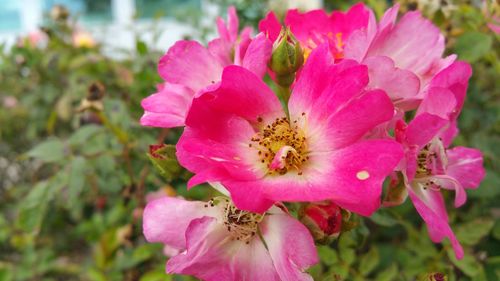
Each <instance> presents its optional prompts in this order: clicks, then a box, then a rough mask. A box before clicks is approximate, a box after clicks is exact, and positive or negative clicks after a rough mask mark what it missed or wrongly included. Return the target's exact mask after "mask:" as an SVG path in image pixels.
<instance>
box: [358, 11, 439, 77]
mask: <svg viewBox="0 0 500 281" xmlns="http://www.w3.org/2000/svg"><path fill="white" fill-rule="evenodd" d="M391 14H392V12H391ZM392 16H393V15H391V16H390V17H392ZM388 21H389V20H388ZM444 47H445V46H444V37H443V35H441V33H440V31H439V29H438V28H437V27H436V26H434V25H433V24H432V22H430V21H429V20H427V19H424V18H423V17H422V16H421V14H420V13H419V12H408V13H406V14H405V15H404V16H403V17H402V18H401V20H400V21H399V22H398V23H397V24H396V25H395V26H394V28H392V29H390V30H388V31H386V32H382V33H380V34H379V35H378V36H377V37H376V38H375V40H374V42H373V43H372V45H371V47H370V49H369V51H368V54H367V56H388V57H390V58H391V59H392V60H393V61H394V62H395V64H396V66H397V67H399V68H402V69H407V70H410V71H412V72H414V73H415V74H417V75H418V76H420V77H422V76H423V75H424V74H426V73H427V72H428V71H429V69H430V68H431V67H432V66H433V64H434V63H435V61H437V60H441V56H442V54H443V52H444Z"/></svg>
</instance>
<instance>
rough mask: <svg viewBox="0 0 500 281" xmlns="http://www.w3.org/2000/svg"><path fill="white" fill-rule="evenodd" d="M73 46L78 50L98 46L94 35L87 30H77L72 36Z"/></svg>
mask: <svg viewBox="0 0 500 281" xmlns="http://www.w3.org/2000/svg"><path fill="white" fill-rule="evenodd" d="M72 40H73V46H75V47H77V48H93V47H94V46H95V45H96V42H95V40H94V37H92V34H90V33H89V32H87V31H85V30H76V31H75V32H74V33H73V35H72Z"/></svg>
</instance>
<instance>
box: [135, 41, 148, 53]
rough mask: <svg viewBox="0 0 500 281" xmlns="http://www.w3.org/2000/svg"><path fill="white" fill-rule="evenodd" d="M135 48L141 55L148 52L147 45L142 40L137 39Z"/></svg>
mask: <svg viewBox="0 0 500 281" xmlns="http://www.w3.org/2000/svg"><path fill="white" fill-rule="evenodd" d="M136 49H137V53H139V55H141V56H143V55H145V54H147V53H148V46H147V45H146V43H144V42H143V41H140V40H137V42H136Z"/></svg>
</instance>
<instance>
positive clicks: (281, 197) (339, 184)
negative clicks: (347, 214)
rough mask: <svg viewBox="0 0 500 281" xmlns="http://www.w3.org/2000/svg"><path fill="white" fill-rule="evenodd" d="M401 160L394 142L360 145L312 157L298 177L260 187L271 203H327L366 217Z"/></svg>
mask: <svg viewBox="0 0 500 281" xmlns="http://www.w3.org/2000/svg"><path fill="white" fill-rule="evenodd" d="M402 157H403V150H402V148H401V145H399V144H398V143H396V142H394V141H389V140H376V141H375V140H370V141H363V142H359V143H356V144H353V145H351V146H348V147H346V148H344V149H340V150H337V151H334V152H331V153H326V152H325V153H315V154H312V155H311V157H310V159H309V162H308V163H307V166H305V167H304V169H303V174H302V175H300V176H299V175H297V174H293V173H290V172H289V173H287V174H286V175H283V176H279V177H266V178H264V179H263V180H261V181H260V185H261V186H263V187H262V189H263V190H264V192H265V195H266V196H267V197H268V198H270V199H273V200H275V201H321V200H328V199H331V200H333V201H334V202H335V203H337V204H338V205H340V206H342V207H343V208H346V209H348V210H350V211H353V212H356V213H359V214H361V215H370V214H371V213H372V212H374V211H375V210H376V209H377V208H378V206H379V204H380V193H381V191H382V182H383V180H384V178H385V177H386V176H387V175H389V174H390V173H391V172H392V171H393V169H394V167H396V165H397V164H398V163H399V161H400V160H401V158H402ZM360 159H362V160H360Z"/></svg>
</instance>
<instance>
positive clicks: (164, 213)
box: [142, 197, 216, 249]
mask: <svg viewBox="0 0 500 281" xmlns="http://www.w3.org/2000/svg"><path fill="white" fill-rule="evenodd" d="M204 204H205V203H204V202H198V201H186V200H183V199H178V198H174V197H162V198H160V199H156V200H154V201H151V202H149V203H148V204H147V205H146V208H145V209H144V214H143V224H142V229H143V232H144V236H145V237H146V240H148V241H149V242H161V243H163V244H166V245H169V246H172V247H174V248H177V249H185V248H186V240H185V239H184V233H185V231H186V229H187V228H188V225H189V223H190V222H191V221H192V220H193V219H195V218H201V217H203V216H207V215H209V216H210V215H216V214H215V213H213V214H211V213H210V210H208V209H207V208H204Z"/></svg>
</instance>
